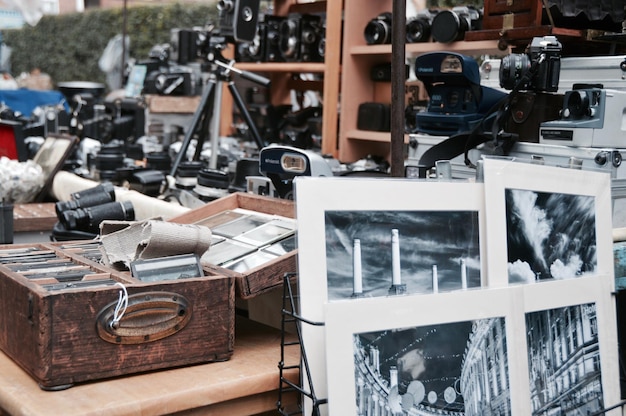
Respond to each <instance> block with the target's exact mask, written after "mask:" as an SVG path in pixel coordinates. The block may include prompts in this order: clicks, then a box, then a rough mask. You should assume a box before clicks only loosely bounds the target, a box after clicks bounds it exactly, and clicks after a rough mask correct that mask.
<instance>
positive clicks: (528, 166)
mask: <svg viewBox="0 0 626 416" xmlns="http://www.w3.org/2000/svg"><path fill="white" fill-rule="evenodd" d="M482 162H483V176H484V185H485V222H486V235H487V236H486V239H487V241H488V245H487V246H488V248H487V256H486V260H487V275H488V278H487V280H488V286H490V287H496V286H507V285H510V284H517V285H519V284H535V283H540V284H545V283H546V282H548V281H560V280H567V281H572V280H574V279H575V280H578V279H580V278H584V277H593V276H598V277H602V278H604V279H606V280H607V283H608V284H609V285H613V284H614V282H613V280H614V279H611V275H612V274H613V273H614V270H613V268H614V266H613V248H612V241H613V228H612V214H613V213H612V206H613V205H612V197H611V177H610V175H609V174H608V173H607V172H600V171H597V170H585V169H568V168H566V167H563V166H556V165H554V166H553V165H548V164H545V165H543V164H537V163H531V162H529V161H524V160H506V159H502V158H485V159H484V160H483V161H482Z"/></svg>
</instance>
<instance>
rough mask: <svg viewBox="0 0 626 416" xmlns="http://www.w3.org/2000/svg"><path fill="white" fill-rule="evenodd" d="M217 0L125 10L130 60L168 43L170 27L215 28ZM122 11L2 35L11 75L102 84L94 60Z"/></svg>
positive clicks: (53, 19) (116, 29) (54, 19)
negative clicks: (36, 70) (41, 75)
mask: <svg viewBox="0 0 626 416" xmlns="http://www.w3.org/2000/svg"><path fill="white" fill-rule="evenodd" d="M215 4H216V3H215V1H210V2H207V3H205V4H202V5H200V4H180V3H175V4H170V5H165V6H137V7H129V8H128V9H127V26H126V27H127V34H128V36H129V37H130V49H129V52H130V57H131V58H135V59H137V60H144V59H147V58H148V53H149V52H150V49H151V48H152V47H153V46H154V45H158V44H162V43H167V42H169V40H170V30H171V29H173V28H191V27H194V26H204V25H205V24H207V23H215V22H216V19H217V8H216V6H215ZM123 21H124V13H123V9H122V8H119V9H97V10H89V11H86V12H84V13H72V14H66V15H59V16H44V17H43V18H42V19H41V20H40V21H39V23H38V24H37V25H36V26H34V27H31V26H25V27H24V28H22V29H18V30H6V31H3V33H2V34H3V40H4V42H5V43H6V44H7V45H8V46H9V47H11V48H12V54H11V72H12V73H13V75H14V76H17V75H19V74H20V73H22V72H29V71H30V70H32V69H33V68H40V69H41V71H42V72H46V73H48V74H49V75H50V76H51V77H52V80H53V82H54V83H58V82H63V81H93V82H101V83H104V82H105V74H104V73H103V72H102V71H101V70H100V68H99V67H98V60H99V59H100V56H101V55H102V52H103V51H104V49H105V47H106V46H107V44H108V42H109V40H110V39H111V38H113V37H114V36H115V35H116V34H121V33H122V31H123Z"/></svg>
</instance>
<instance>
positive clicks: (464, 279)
mask: <svg viewBox="0 0 626 416" xmlns="http://www.w3.org/2000/svg"><path fill="white" fill-rule="evenodd" d="M461 289H467V264H466V263H465V259H461Z"/></svg>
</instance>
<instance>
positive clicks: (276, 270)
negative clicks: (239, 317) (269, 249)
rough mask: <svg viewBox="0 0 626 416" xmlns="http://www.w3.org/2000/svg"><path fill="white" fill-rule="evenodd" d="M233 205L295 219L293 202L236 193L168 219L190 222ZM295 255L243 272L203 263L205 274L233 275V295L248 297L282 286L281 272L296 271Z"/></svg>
mask: <svg viewBox="0 0 626 416" xmlns="http://www.w3.org/2000/svg"><path fill="white" fill-rule="evenodd" d="M236 208H241V209H245V210H250V211H255V212H259V213H263V214H270V215H277V216H281V217H285V218H295V204H294V202H293V201H290V200H285V199H278V198H271V197H267V196H261V195H255V194H250V193H245V192H236V193H233V194H230V195H228V196H226V197H222V198H219V199H217V200H215V201H212V202H209V203H207V204H206V205H205V206H202V207H200V208H196V209H193V210H191V211H189V212H187V213H184V214H182V215H180V216H177V217H174V218H171V219H170V221H172V222H177V223H180V224H194V223H198V222H200V221H202V220H204V219H207V218H209V217H211V216H213V215H216V214H218V213H221V212H225V211H228V210H233V209H236ZM209 250H210V249H209ZM296 257H297V250H293V251H291V252H289V253H287V254H284V255H282V256H280V257H277V258H275V259H273V260H270V261H269V262H267V263H264V264H262V265H260V266H257V267H254V268H251V269H249V270H247V271H245V272H243V273H241V272H235V271H232V270H229V269H227V268H224V267H220V266H217V265H210V264H209V265H204V268H205V272H206V273H207V274H217V275H225V276H233V277H234V278H235V279H236V294H237V296H238V297H240V298H242V299H249V298H253V297H255V296H257V295H260V294H262V293H265V292H268V291H270V290H272V289H274V288H276V287H279V286H282V284H283V276H284V274H285V273H293V272H296V270H297V269H296Z"/></svg>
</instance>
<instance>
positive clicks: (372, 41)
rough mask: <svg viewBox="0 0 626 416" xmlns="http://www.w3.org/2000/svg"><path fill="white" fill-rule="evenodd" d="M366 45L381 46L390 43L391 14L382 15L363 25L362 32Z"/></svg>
mask: <svg viewBox="0 0 626 416" xmlns="http://www.w3.org/2000/svg"><path fill="white" fill-rule="evenodd" d="M363 34H364V35H365V42H366V43H367V44H368V45H381V44H385V43H390V42H391V13H383V14H381V15H379V16H377V17H376V18H375V19H372V20H370V21H369V22H368V23H367V25H365V30H364V32H363Z"/></svg>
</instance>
